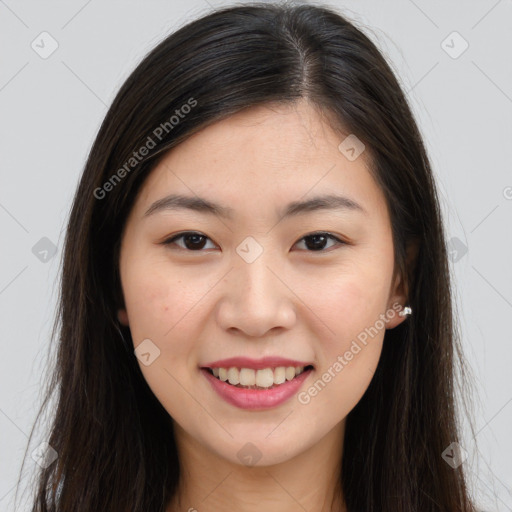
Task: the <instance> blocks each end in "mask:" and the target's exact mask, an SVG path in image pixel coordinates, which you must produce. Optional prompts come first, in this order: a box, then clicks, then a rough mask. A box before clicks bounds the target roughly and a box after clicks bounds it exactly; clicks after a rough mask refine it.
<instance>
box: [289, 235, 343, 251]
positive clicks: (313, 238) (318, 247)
mask: <svg viewBox="0 0 512 512" xmlns="http://www.w3.org/2000/svg"><path fill="white" fill-rule="evenodd" d="M329 239H330V240H334V241H335V242H338V244H344V243H345V242H343V241H342V240H340V239H339V238H337V237H335V236H334V235H331V234H330V233H326V232H318V233H312V234H310V235H306V236H305V237H303V238H301V240H299V242H301V241H302V240H304V241H305V245H306V247H307V248H308V249H311V250H310V251H308V252H325V251H324V249H325V244H326V243H327V241H328V240H329ZM299 242H297V243H299ZM331 247H332V246H331Z"/></svg>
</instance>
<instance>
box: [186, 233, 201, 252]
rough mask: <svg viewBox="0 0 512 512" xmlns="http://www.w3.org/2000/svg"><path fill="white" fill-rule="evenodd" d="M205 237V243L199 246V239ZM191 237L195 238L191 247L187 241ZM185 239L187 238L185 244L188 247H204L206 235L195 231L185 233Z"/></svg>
mask: <svg viewBox="0 0 512 512" xmlns="http://www.w3.org/2000/svg"><path fill="white" fill-rule="evenodd" d="M201 238H202V239H203V243H202V244H200V246H199V247H198V245H197V244H198V239H201ZM190 239H193V242H192V247H189V245H190V244H188V243H187V241H188V240H190ZM184 240H185V246H186V247H187V249H202V248H203V247H204V243H205V241H204V236H203V235H198V234H195V233H192V234H189V235H185V237H184Z"/></svg>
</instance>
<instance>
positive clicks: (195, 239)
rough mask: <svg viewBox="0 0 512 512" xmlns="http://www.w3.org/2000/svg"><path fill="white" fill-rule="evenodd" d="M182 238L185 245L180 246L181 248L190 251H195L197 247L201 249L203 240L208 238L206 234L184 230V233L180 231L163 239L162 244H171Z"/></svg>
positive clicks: (203, 244)
mask: <svg viewBox="0 0 512 512" xmlns="http://www.w3.org/2000/svg"><path fill="white" fill-rule="evenodd" d="M181 238H183V240H184V244H185V247H182V246H180V245H179V247H181V248H182V249H190V250H191V251H197V250H199V249H202V248H203V247H204V246H205V243H204V242H205V240H207V239H208V240H209V238H208V237H207V236H206V235H203V234H201V233H198V232H196V231H186V232H185V233H180V234H179V235H176V236H173V237H172V238H169V239H168V240H165V242H163V244H164V245H171V244H173V243H174V242H175V241H176V240H179V239H181Z"/></svg>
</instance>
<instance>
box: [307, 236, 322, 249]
mask: <svg viewBox="0 0 512 512" xmlns="http://www.w3.org/2000/svg"><path fill="white" fill-rule="evenodd" d="M307 239H310V240H316V241H318V239H321V242H320V244H318V243H313V244H308V243H307ZM307 239H306V245H307V247H308V249H311V248H313V249H322V248H323V246H324V244H325V240H326V237H325V236H324V235H311V236H308V237H307ZM311 245H312V246H313V247H311Z"/></svg>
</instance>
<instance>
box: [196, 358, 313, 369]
mask: <svg viewBox="0 0 512 512" xmlns="http://www.w3.org/2000/svg"><path fill="white" fill-rule="evenodd" d="M310 365H311V366H312V363H307V362H306V363H305V362H304V361H295V360H293V359H284V358H282V357H275V356H269V357H263V358H262V359H251V358H250V357H230V358H229V359H221V360H219V361H213V362H211V363H206V364H203V365H201V368H231V367H236V368H253V369H254V370H262V369H263V368H277V367H278V366H310Z"/></svg>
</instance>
